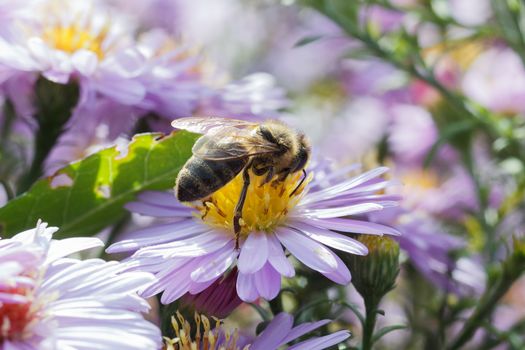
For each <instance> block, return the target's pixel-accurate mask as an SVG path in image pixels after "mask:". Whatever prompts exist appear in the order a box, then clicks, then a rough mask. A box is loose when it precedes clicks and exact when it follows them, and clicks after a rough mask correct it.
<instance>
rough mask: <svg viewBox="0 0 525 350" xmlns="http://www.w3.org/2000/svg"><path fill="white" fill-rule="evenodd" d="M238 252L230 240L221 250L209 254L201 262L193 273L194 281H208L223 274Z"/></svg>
mask: <svg viewBox="0 0 525 350" xmlns="http://www.w3.org/2000/svg"><path fill="white" fill-rule="evenodd" d="M236 257H237V252H236V251H235V249H234V247H233V242H232V241H230V242H229V243H228V244H226V245H225V246H224V247H223V248H222V249H221V250H218V251H217V252H214V253H212V254H209V255H208V256H206V257H205V258H204V259H203V260H202V261H201V263H200V266H199V267H198V268H197V269H196V270H195V271H193V272H192V273H191V279H192V280H193V281H194V282H199V283H203V282H208V281H211V280H214V279H216V278H217V277H219V276H220V275H222V274H223V273H224V272H225V271H226V270H227V269H228V268H229V267H230V266H231V265H232V263H233V262H234V260H235V258H236Z"/></svg>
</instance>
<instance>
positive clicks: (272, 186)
mask: <svg viewBox="0 0 525 350" xmlns="http://www.w3.org/2000/svg"><path fill="white" fill-rule="evenodd" d="M302 177H303V173H302V172H297V173H295V174H291V175H288V177H287V178H286V179H285V180H284V181H275V180H274V181H272V182H270V183H266V184H264V185H261V184H262V183H263V180H264V178H265V177H264V176H255V175H253V174H250V178H251V183H250V186H249V187H248V193H247V195H246V201H245V203H244V207H243V210H242V218H241V220H240V224H241V236H244V237H246V236H248V235H249V234H250V233H251V232H256V231H259V232H272V231H273V230H274V228H275V227H276V226H278V225H280V224H282V223H283V222H284V221H285V220H286V217H287V214H288V213H289V212H290V211H291V210H292V209H293V208H294V207H295V206H296V205H297V203H298V202H299V200H300V199H301V198H302V196H303V194H304V192H305V191H304V189H305V186H306V185H307V184H308V182H310V180H311V178H312V177H311V176H308V177H307V179H305V181H304V182H303V183H302V184H301V185H300V187H299V188H298V187H297V186H298V185H299V183H300V182H301V179H302ZM242 187H243V178H242V174H239V175H238V176H237V177H235V179H233V180H232V181H231V182H229V183H228V184H227V185H226V186H224V187H223V188H221V189H220V190H218V191H217V192H215V193H213V194H212V195H211V197H210V198H208V199H207V200H204V201H202V202H198V204H197V209H198V210H199V212H200V218H201V219H202V220H203V221H204V222H205V223H206V224H207V225H210V226H213V227H218V228H222V229H226V230H228V231H230V232H231V233H232V235H233V234H234V229H233V217H234V215H235V206H236V205H237V202H238V201H239V196H240V193H241V189H242ZM296 189H297V190H296ZM294 190H295V192H294Z"/></svg>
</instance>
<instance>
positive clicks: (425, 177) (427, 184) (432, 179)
mask: <svg viewBox="0 0 525 350" xmlns="http://www.w3.org/2000/svg"><path fill="white" fill-rule="evenodd" d="M402 179H403V185H404V186H405V187H406V188H410V189H411V190H415V189H423V190H428V189H433V188H437V187H439V179H438V176H437V175H436V174H435V173H434V172H432V171H429V170H421V171H413V172H409V173H407V174H405V175H403V177H402Z"/></svg>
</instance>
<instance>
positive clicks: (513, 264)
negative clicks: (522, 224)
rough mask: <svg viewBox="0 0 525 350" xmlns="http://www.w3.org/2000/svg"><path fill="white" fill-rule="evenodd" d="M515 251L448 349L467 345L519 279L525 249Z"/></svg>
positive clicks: (489, 284) (524, 259)
mask: <svg viewBox="0 0 525 350" xmlns="http://www.w3.org/2000/svg"><path fill="white" fill-rule="evenodd" d="M514 249H515V251H514V253H512V255H511V256H509V258H507V260H505V261H504V262H503V264H502V267H501V270H500V271H499V272H498V273H497V274H496V275H494V276H495V277H493V278H492V281H491V280H489V283H487V286H488V287H487V290H486V291H485V293H484V294H483V296H482V297H481V299H480V301H479V302H478V304H477V305H478V306H477V307H476V308H475V309H474V312H473V313H472V315H471V316H470V317H469V318H468V319H467V321H466V322H465V324H464V326H463V329H462V330H461V331H460V333H459V334H458V336H457V337H456V338H455V339H454V340H453V341H452V342H451V343H450V345H449V346H448V347H447V349H448V350H456V349H459V348H461V347H462V346H463V345H465V344H466V343H467V342H468V341H469V340H470V339H471V338H472V336H473V335H474V333H475V332H476V331H477V329H478V328H479V327H481V326H482V325H483V323H484V322H485V321H486V320H487V318H488V317H489V316H490V315H491V314H492V312H493V310H494V308H495V307H496V306H497V304H498V301H499V300H500V299H501V298H502V297H503V295H505V293H506V292H507V291H508V290H509V288H510V287H511V286H512V284H513V283H514V281H516V279H518V278H519V277H520V276H521V274H522V271H523V270H524V268H525V249H523V248H522V247H520V246H519V245H516V244H515V247H514Z"/></svg>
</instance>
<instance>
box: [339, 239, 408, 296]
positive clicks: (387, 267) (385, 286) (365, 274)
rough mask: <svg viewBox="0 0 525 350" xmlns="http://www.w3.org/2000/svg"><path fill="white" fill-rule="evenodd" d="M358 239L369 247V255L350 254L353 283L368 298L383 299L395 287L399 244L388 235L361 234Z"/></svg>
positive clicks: (349, 261) (349, 260)
mask: <svg viewBox="0 0 525 350" xmlns="http://www.w3.org/2000/svg"><path fill="white" fill-rule="evenodd" d="M357 240H358V241H360V242H361V243H363V244H364V245H366V246H367V247H368V255H366V256H359V255H351V256H349V259H348V263H349V265H350V269H351V271H352V275H353V278H352V283H353V284H354V286H355V288H356V289H357V291H358V292H359V294H361V296H362V297H363V298H364V299H365V300H366V299H367V298H373V299H374V300H375V301H377V302H378V301H379V300H381V298H383V296H384V295H385V294H386V293H388V292H389V291H390V290H392V289H393V288H394V285H395V281H396V278H397V275H398V273H399V244H398V243H397V242H396V241H395V240H393V239H392V238H390V237H387V236H372V235H359V236H358V237H357Z"/></svg>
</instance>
